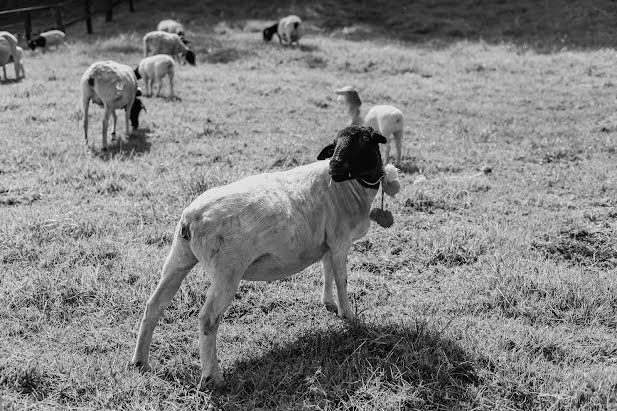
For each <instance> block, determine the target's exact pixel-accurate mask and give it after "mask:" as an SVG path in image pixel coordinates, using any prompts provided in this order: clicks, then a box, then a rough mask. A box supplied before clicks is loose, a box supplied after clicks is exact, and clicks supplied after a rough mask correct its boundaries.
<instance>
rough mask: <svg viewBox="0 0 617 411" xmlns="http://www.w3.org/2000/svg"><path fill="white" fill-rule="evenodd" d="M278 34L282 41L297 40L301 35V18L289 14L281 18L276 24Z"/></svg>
mask: <svg viewBox="0 0 617 411" xmlns="http://www.w3.org/2000/svg"><path fill="white" fill-rule="evenodd" d="M278 34H279V36H281V37H282V40H283V42H284V43H291V42H297V41H298V40H300V37H302V34H303V32H302V20H301V19H300V17H298V16H295V15H291V16H287V17H284V18H282V19H281V20H280V21H279V25H278Z"/></svg>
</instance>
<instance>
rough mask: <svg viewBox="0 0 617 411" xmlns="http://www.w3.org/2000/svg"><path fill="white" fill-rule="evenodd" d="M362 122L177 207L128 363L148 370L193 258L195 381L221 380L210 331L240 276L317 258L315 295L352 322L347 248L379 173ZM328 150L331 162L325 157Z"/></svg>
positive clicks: (278, 275)
mask: <svg viewBox="0 0 617 411" xmlns="http://www.w3.org/2000/svg"><path fill="white" fill-rule="evenodd" d="M385 142H386V139H385V137H383V136H382V135H381V134H379V133H377V132H375V131H374V130H373V129H371V128H368V127H359V126H350V127H346V128H345V129H343V130H341V131H340V132H339V133H338V135H337V136H336V139H335V140H334V143H333V144H330V145H328V146H327V147H325V148H324V149H323V150H322V151H321V153H320V154H319V155H318V156H317V159H318V160H321V161H317V162H314V163H311V164H308V165H304V166H300V167H296V168H293V169H291V170H287V171H281V172H275V173H265V174H258V175H254V176H250V177H246V178H244V179H242V180H239V181H236V182H234V183H231V184H228V185H225V186H222V187H215V188H212V189H210V190H208V191H206V192H205V193H203V194H201V195H200V196H199V197H197V199H195V200H194V201H193V202H192V203H191V204H190V205H189V206H188V207H187V208H185V209H184V211H183V212H182V216H181V217H180V220H179V221H178V223H177V225H176V228H175V232H174V235H173V243H172V246H171V250H170V252H169V254H168V256H167V260H166V261H165V264H164V266H163V271H162V274H161V278H160V280H159V284H158V286H157V288H156V290H155V291H154V292H153V294H152V296H151V297H150V299H149V300H148V303H147V305H146V309H145V312H144V315H143V317H142V320H141V325H140V328H139V335H138V339H137V343H136V347H135V352H134V355H133V358H132V360H131V364H133V365H134V366H135V367H137V368H139V369H141V370H142V371H149V370H150V369H151V367H150V365H149V364H148V357H149V347H150V343H151V341H152V334H153V332H154V328H155V327H156V324H157V322H158V320H159V319H160V317H161V315H162V313H163V311H164V310H165V308H166V307H167V306H168V305H169V303H170V302H171V299H172V298H173V296H174V294H176V292H177V291H178V288H179V287H180V284H181V283H182V280H183V279H184V278H185V276H186V275H187V274H188V272H189V271H190V270H191V269H192V268H193V267H194V266H195V265H196V264H197V262H200V263H201V264H202V266H203V267H204V268H205V269H206V270H208V271H209V274H210V288H209V289H208V291H207V299H206V302H205V304H204V306H203V308H202V309H201V311H200V313H199V348H200V357H201V367H202V371H201V381H200V384H199V385H200V388H204V387H205V386H206V385H207V384H208V383H212V384H214V385H220V384H221V383H222V382H223V378H222V376H221V372H220V368H219V364H218V360H217V355H216V336H217V330H218V327H219V322H220V319H221V316H222V315H223V313H224V312H225V310H226V309H227V307H229V305H230V304H231V303H232V301H233V298H234V294H235V292H236V289H237V287H238V284H239V282H240V280H248V281H272V280H280V279H283V278H286V277H289V276H290V275H293V274H295V273H298V272H300V271H301V270H303V269H305V268H306V267H308V266H310V265H311V264H313V263H315V262H317V261H319V260H321V263H322V268H323V273H324V284H323V291H322V295H321V301H322V303H324V304H325V305H326V306H328V307H334V306H335V303H334V298H333V293H332V289H333V288H332V281H333V280H334V282H336V291H337V297H338V306H337V312H338V315H339V316H340V317H343V318H345V319H348V320H352V319H353V318H354V315H353V313H352V311H351V309H350V306H349V301H348V299H347V255H348V253H349V249H350V248H351V245H352V243H353V242H354V241H356V240H358V239H360V238H362V237H363V236H364V235H365V234H366V233H367V232H368V230H369V226H370V222H369V218H368V217H369V208H370V206H371V203H372V202H373V200H374V198H375V195H376V194H377V190H378V189H379V186H380V181H381V179H382V177H383V163H382V161H381V154H380V152H379V144H380V143H381V144H383V143H385ZM329 158H331V160H330V161H328V160H327V159H329Z"/></svg>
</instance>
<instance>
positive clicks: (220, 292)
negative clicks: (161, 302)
mask: <svg viewBox="0 0 617 411" xmlns="http://www.w3.org/2000/svg"><path fill="white" fill-rule="evenodd" d="M241 277H242V272H234V270H233V269H231V270H230V269H222V270H216V269H215V272H214V273H213V275H212V283H211V285H210V288H209V289H208V293H207V296H206V303H205V304H204V306H203V307H202V309H201V311H200V312H199V354H200V358H201V380H200V381H199V389H200V390H201V389H204V388H206V387H207V386H208V385H209V384H212V385H214V386H219V385H221V384H222V383H223V377H222V376H221V370H220V367H219V362H218V358H217V354H216V335H217V332H218V329H219V323H220V321H221V317H222V316H223V313H224V312H225V311H226V310H227V308H228V307H229V306H230V305H231V303H232V301H233V299H234V295H235V293H236V289H237V288H238V283H239V282H240V278H241Z"/></svg>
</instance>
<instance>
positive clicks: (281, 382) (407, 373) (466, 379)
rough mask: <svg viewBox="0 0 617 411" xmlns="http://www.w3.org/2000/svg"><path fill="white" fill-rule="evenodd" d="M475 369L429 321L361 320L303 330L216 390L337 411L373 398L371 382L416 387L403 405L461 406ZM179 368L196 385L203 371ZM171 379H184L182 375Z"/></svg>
mask: <svg viewBox="0 0 617 411" xmlns="http://www.w3.org/2000/svg"><path fill="white" fill-rule="evenodd" d="M189 367H190V368H191V367H192V366H189ZM476 367H478V363H475V362H474V361H473V360H472V359H471V356H470V354H468V353H466V352H465V351H464V350H463V349H462V348H461V347H460V346H459V345H458V344H457V343H456V342H455V341H453V340H450V339H447V338H445V337H443V336H442V335H440V333H439V332H437V331H435V330H433V329H431V328H429V327H428V326H427V324H426V323H425V322H422V321H416V322H415V323H412V324H403V323H401V322H398V323H391V324H383V323H382V324H370V323H367V322H364V321H356V322H353V323H348V324H345V325H344V326H343V327H340V328H338V329H336V330H327V331H324V330H318V331H311V332H308V333H305V334H304V335H301V336H300V337H298V338H297V339H295V340H292V341H289V342H284V343H278V344H275V348H273V349H271V350H270V351H268V352H266V353H265V354H264V355H262V356H259V357H255V358H251V359H247V360H244V361H240V362H237V363H236V364H235V365H234V366H233V368H232V369H231V370H229V371H226V372H225V374H226V381H225V385H224V386H223V387H221V388H220V389H216V390H213V391H211V393H210V395H211V399H212V401H213V402H214V404H215V405H216V406H221V407H224V405H225V404H226V403H228V402H230V401H233V402H234V403H235V404H238V405H240V404H242V405H243V406H246V408H247V409H249V408H251V409H255V408H260V409H293V408H296V405H297V404H303V403H304V404H308V403H311V404H315V405H319V406H320V407H319V408H333V409H335V408H338V407H339V406H344V405H345V404H349V403H350V402H353V400H354V399H356V400H357V399H360V398H365V397H367V398H370V397H371V396H370V395H369V393H368V392H366V389H367V388H366V387H368V386H371V387H372V388H371V389H376V390H380V391H385V392H391V390H392V387H399V388H400V389H401V390H403V387H410V386H413V387H414V390H411V391H409V392H412V391H413V392H414V395H413V397H409V398H407V397H403V398H402V399H400V401H402V403H401V404H399V405H400V406H401V407H403V408H405V407H412V408H413V407H415V406H418V405H420V404H417V403H416V402H417V401H419V400H418V397H420V401H424V402H426V404H429V403H430V404H431V406H433V407H436V408H457V405H459V404H465V403H468V402H469V401H470V400H472V399H471V398H469V397H468V396H469V394H468V392H469V389H468V388H467V387H468V386H469V385H477V384H478V383H479V376H478V373H477V371H476ZM180 373H181V374H183V376H184V377H185V378H187V380H185V381H181V384H183V385H184V384H186V385H189V386H190V385H193V386H194V384H195V381H188V378H190V377H189V376H190V375H192V376H194V375H195V374H196V373H197V375H199V371H198V370H197V369H195V370H193V369H190V370H184V372H182V371H180ZM172 379H173V380H174V381H176V382H178V374H176V375H175V376H174V377H172ZM181 379H183V378H181Z"/></svg>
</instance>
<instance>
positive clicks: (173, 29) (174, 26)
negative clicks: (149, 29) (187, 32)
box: [156, 19, 184, 36]
mask: <svg viewBox="0 0 617 411" xmlns="http://www.w3.org/2000/svg"><path fill="white" fill-rule="evenodd" d="M156 30H157V31H166V32H168V33H174V34H177V35H179V36H183V35H184V26H183V25H182V24H180V23H179V22H177V21H175V20H171V19H166V20H161V21H160V22H159V24H158V25H157V26H156Z"/></svg>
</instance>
